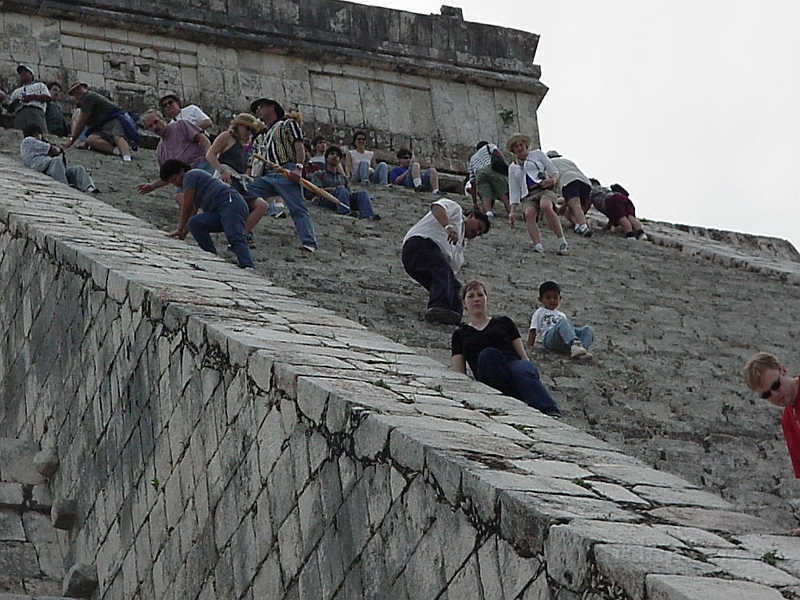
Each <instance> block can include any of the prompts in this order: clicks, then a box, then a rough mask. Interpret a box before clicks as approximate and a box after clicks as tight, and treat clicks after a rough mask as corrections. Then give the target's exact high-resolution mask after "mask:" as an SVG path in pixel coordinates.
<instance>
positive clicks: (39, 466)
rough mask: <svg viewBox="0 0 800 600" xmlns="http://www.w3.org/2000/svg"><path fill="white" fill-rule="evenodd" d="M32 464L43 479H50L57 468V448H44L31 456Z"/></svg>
mask: <svg viewBox="0 0 800 600" xmlns="http://www.w3.org/2000/svg"><path fill="white" fill-rule="evenodd" d="M33 464H34V466H35V467H36V470H37V471H38V472H39V474H40V475H41V476H42V477H44V478H45V479H50V478H52V477H53V475H55V474H56V471H57V470H58V465H59V460H58V450H56V449H55V448H44V449H43V450H42V451H41V452H38V453H37V454H36V456H34V457H33Z"/></svg>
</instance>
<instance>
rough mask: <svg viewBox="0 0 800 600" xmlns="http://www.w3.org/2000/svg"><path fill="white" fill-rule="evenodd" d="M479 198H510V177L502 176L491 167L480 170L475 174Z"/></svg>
mask: <svg viewBox="0 0 800 600" xmlns="http://www.w3.org/2000/svg"><path fill="white" fill-rule="evenodd" d="M475 185H476V186H477V189H478V196H480V197H481V198H483V199H488V198H492V199H497V200H499V199H500V198H502V197H503V196H508V177H505V176H504V175H501V174H500V173H498V172H497V171H495V170H494V169H492V167H491V165H489V166H486V167H483V168H482V169H478V172H477V173H475Z"/></svg>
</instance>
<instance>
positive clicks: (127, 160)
mask: <svg viewBox="0 0 800 600" xmlns="http://www.w3.org/2000/svg"><path fill="white" fill-rule="evenodd" d="M122 162H131V157H130V155H128V154H126V155H125V156H123V157H122Z"/></svg>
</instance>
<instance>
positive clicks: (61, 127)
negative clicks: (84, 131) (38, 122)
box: [44, 81, 70, 137]
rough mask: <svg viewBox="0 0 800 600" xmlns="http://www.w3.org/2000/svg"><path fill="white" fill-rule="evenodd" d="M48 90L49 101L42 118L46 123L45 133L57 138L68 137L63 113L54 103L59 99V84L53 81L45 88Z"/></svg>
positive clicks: (67, 127)
mask: <svg viewBox="0 0 800 600" xmlns="http://www.w3.org/2000/svg"><path fill="white" fill-rule="evenodd" d="M47 89H48V90H50V100H48V102H47V108H46V109H45V111H44V118H45V120H46V121H47V131H48V132H49V133H50V134H51V135H57V136H58V137H67V136H68V135H69V130H70V125H69V121H67V118H66V117H65V116H64V113H62V112H61V109H60V108H59V107H58V104H56V101H57V100H58V99H59V98H60V97H61V84H60V83H58V82H57V81H53V82H52V83H50V84H49V85H48V86H47Z"/></svg>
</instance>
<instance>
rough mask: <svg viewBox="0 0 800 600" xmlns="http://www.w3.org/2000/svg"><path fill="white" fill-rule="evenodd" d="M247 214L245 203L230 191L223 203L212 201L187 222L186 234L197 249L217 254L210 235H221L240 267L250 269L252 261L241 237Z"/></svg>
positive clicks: (245, 242)
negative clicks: (188, 232)
mask: <svg viewBox="0 0 800 600" xmlns="http://www.w3.org/2000/svg"><path fill="white" fill-rule="evenodd" d="M248 214H250V211H249V210H248V208H247V202H245V201H244V198H242V197H241V196H240V195H239V194H238V193H237V192H235V191H234V190H233V189H231V194H230V196H229V197H228V199H226V200H222V199H220V200H214V201H212V203H211V204H210V205H209V207H208V208H207V209H206V210H205V211H203V212H201V213H200V214H197V215H195V216H193V217H192V218H191V219H189V223H188V226H189V231H190V232H191V233H192V236H193V237H194V239H195V240H196V241H197V245H198V246H200V247H201V248H202V249H203V250H205V251H206V252H212V253H213V254H216V253H217V248H216V246H214V241H213V240H212V239H211V233H218V232H220V231H224V232H225V237H226V238H228V244H230V246H231V249H232V250H233V252H234V254H236V258H237V259H238V261H239V266H240V267H252V266H254V265H253V258H252V257H251V256H250V248H249V247H248V246H247V241H246V240H245V238H244V222H245V221H246V220H247V215H248Z"/></svg>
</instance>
